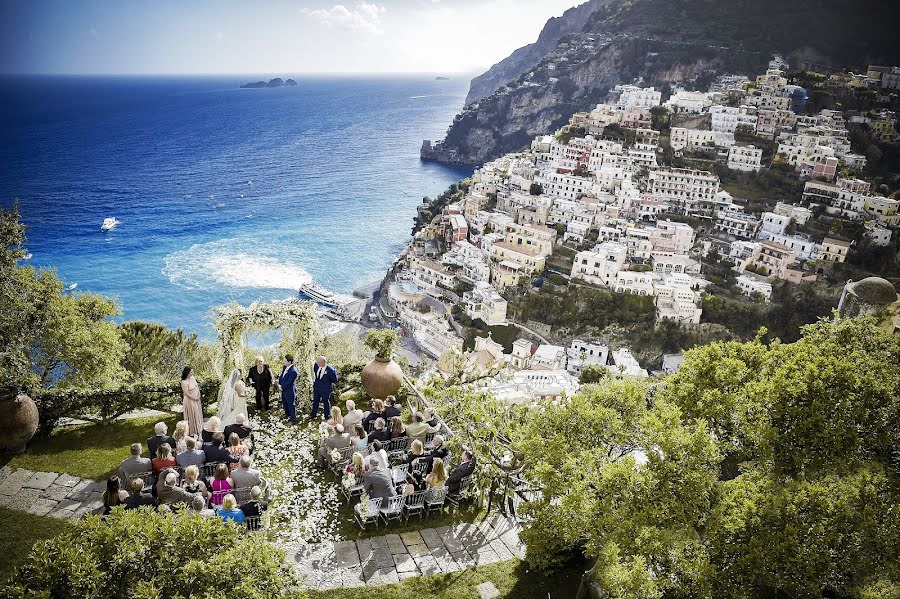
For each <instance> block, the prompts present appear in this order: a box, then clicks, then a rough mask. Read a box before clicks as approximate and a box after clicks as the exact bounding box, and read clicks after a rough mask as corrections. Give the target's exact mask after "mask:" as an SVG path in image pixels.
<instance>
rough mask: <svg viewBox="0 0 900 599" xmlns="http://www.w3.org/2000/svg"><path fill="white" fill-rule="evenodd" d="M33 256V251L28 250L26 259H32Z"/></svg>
mask: <svg viewBox="0 0 900 599" xmlns="http://www.w3.org/2000/svg"><path fill="white" fill-rule="evenodd" d="M31 256H32V253H31V252H28V253H27V254H25V259H26V260H31Z"/></svg>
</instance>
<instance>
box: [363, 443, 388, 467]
mask: <svg viewBox="0 0 900 599" xmlns="http://www.w3.org/2000/svg"><path fill="white" fill-rule="evenodd" d="M370 449H371V452H370V455H371V456H372V459H371V460H369V465H370V466H371V464H372V460H377V461H378V463H379V468H381V469H382V470H384V471H389V470H390V469H391V466H390V463H389V462H388V455H387V452H386V451H385V450H384V449H382V448H381V441H377V440H376V441H374V442H373V443H372V445H371V446H370ZM368 471H369V473H371V472H372V469H371V467H370V468H368Z"/></svg>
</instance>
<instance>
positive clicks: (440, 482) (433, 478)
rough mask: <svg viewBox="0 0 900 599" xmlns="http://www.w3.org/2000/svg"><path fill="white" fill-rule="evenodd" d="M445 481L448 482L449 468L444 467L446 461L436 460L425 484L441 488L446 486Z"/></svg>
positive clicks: (429, 486)
mask: <svg viewBox="0 0 900 599" xmlns="http://www.w3.org/2000/svg"><path fill="white" fill-rule="evenodd" d="M445 482H447V469H446V468H445V467H444V462H442V461H441V460H435V461H434V462H432V466H431V473H430V474H429V475H428V476H426V477H425V484H426V485H428V488H440V487H443V486H444V483H445Z"/></svg>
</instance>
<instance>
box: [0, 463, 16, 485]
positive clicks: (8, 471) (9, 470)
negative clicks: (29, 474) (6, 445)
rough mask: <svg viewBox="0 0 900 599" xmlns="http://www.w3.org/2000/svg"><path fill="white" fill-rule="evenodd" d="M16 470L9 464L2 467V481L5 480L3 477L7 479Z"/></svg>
mask: <svg viewBox="0 0 900 599" xmlns="http://www.w3.org/2000/svg"><path fill="white" fill-rule="evenodd" d="M14 470H15V469H14V468H12V467H10V466H8V465H7V466H3V467H2V468H0V482H3V479H5V478H6V477H7V476H9V475H10V474H12V473H13V471H14Z"/></svg>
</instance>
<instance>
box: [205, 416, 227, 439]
mask: <svg viewBox="0 0 900 599" xmlns="http://www.w3.org/2000/svg"><path fill="white" fill-rule="evenodd" d="M220 426H222V421H221V420H220V419H219V417H218V416H213V417H211V418H210V419H209V420H207V421H206V424H205V425H204V426H203V430H202V431H200V438H201V439H203V443H212V440H213V435H214V434H216V433H217V432H219V427H220ZM222 436H223V437H224V436H225V435H224V434H223V435H222Z"/></svg>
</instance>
